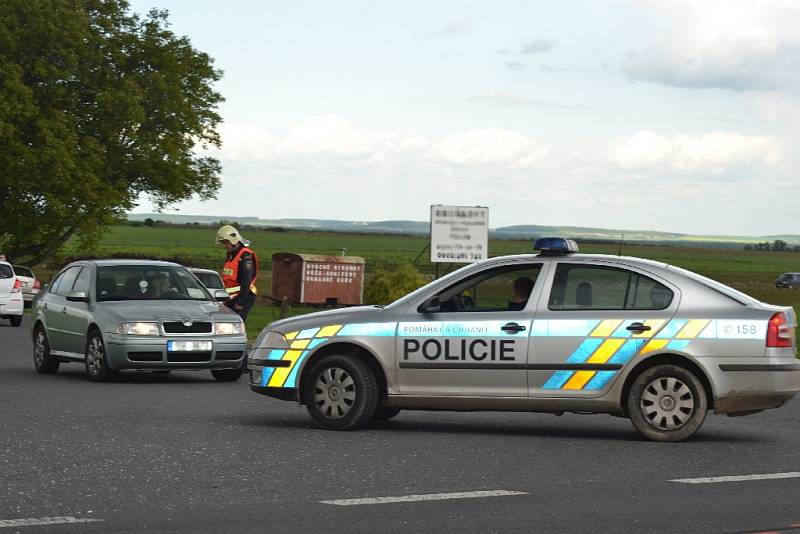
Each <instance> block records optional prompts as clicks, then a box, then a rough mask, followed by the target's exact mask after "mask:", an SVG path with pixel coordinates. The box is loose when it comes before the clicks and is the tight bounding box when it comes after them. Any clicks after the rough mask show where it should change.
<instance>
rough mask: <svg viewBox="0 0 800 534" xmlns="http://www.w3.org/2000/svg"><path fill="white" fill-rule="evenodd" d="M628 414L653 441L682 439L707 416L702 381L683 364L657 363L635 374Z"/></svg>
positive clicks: (640, 431) (635, 424) (637, 426)
mask: <svg viewBox="0 0 800 534" xmlns="http://www.w3.org/2000/svg"><path fill="white" fill-rule="evenodd" d="M626 404H627V410H628V417H629V418H630V420H631V423H633V426H634V428H636V430H637V431H639V433H640V434H641V435H642V436H644V437H646V438H647V439H650V440H653V441H683V440H685V439H687V438H689V437H691V436H692V435H693V434H694V433H695V432H697V430H698V429H699V428H700V426H701V425H702V424H703V421H704V420H705V418H706V412H707V410H708V399H707V397H706V391H705V388H704V387H703V384H702V383H701V382H700V380H698V378H697V377H696V376H695V375H694V373H692V372H691V371H689V370H688V369H685V368H683V367H680V366H677V365H669V364H666V365H656V366H654V367H651V368H650V369H647V370H645V371H644V372H642V373H641V374H640V375H639V376H637V377H636V378H635V379H634V380H633V383H632V384H631V388H630V391H629V393H628V398H627V402H626Z"/></svg>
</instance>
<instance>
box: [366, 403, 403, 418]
mask: <svg viewBox="0 0 800 534" xmlns="http://www.w3.org/2000/svg"><path fill="white" fill-rule="evenodd" d="M400 412H401V410H400V408H392V407H391V406H378V409H377V410H375V415H373V416H372V420H373V421H388V420H389V419H391V418H392V417H394V416H395V415H397V414H399V413H400Z"/></svg>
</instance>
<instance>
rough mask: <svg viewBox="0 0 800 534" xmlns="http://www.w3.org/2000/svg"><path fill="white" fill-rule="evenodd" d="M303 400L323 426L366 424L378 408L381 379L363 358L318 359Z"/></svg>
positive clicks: (353, 427) (345, 427)
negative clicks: (376, 376)
mask: <svg viewBox="0 0 800 534" xmlns="http://www.w3.org/2000/svg"><path fill="white" fill-rule="evenodd" d="M303 400H304V401H305V404H306V409H307V410H308V413H309V415H311V417H312V418H313V419H314V420H315V421H316V422H317V423H319V425H320V426H322V427H323V428H328V429H332V430H352V429H355V428H360V427H365V426H367V425H369V424H370V423H371V422H372V420H373V417H374V416H375V412H376V410H377V409H378V403H379V394H378V381H377V380H376V378H375V374H374V373H373V372H372V369H370V367H369V366H368V365H367V364H366V363H364V362H362V361H361V360H359V359H357V358H354V357H352V356H342V355H333V356H328V357H326V358H324V359H322V360H320V361H319V362H317V363H316V364H315V365H314V367H312V368H311V371H310V372H309V373H308V376H306V378H305V382H304V384H303Z"/></svg>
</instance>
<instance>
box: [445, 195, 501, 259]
mask: <svg viewBox="0 0 800 534" xmlns="http://www.w3.org/2000/svg"><path fill="white" fill-rule="evenodd" d="M488 257H489V208H487V207H484V206H443V205H441V204H434V205H432V206H431V263H472V262H475V261H480V260H484V259H486V258H488Z"/></svg>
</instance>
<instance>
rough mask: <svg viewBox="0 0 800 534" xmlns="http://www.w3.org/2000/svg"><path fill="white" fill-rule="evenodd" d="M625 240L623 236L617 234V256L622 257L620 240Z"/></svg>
mask: <svg viewBox="0 0 800 534" xmlns="http://www.w3.org/2000/svg"><path fill="white" fill-rule="evenodd" d="M623 239H625V234H619V246H618V247H617V256H622V240H623Z"/></svg>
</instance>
